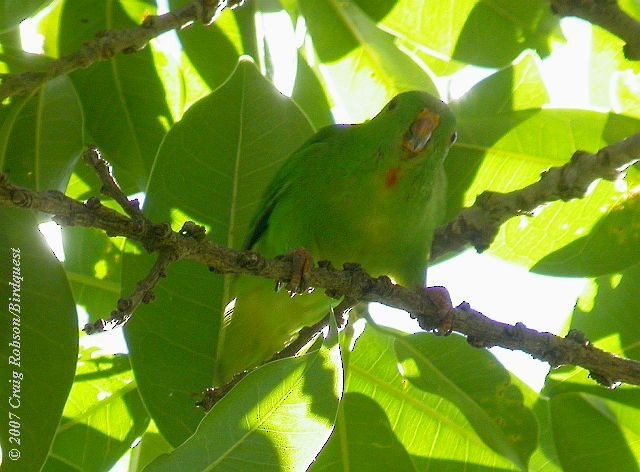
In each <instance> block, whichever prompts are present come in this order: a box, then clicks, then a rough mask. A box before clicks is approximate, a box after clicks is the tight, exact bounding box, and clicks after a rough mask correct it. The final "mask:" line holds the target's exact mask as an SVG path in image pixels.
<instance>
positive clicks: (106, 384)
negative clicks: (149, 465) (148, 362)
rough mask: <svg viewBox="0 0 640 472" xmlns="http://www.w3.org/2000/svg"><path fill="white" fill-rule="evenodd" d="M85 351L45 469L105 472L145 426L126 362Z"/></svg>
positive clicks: (144, 419)
mask: <svg viewBox="0 0 640 472" xmlns="http://www.w3.org/2000/svg"><path fill="white" fill-rule="evenodd" d="M96 354H97V352H96V350H95V348H92V349H87V350H84V351H83V352H82V354H81V356H80V358H79V360H78V368H77V371H76V377H75V380H74V383H73V387H72V388H71V393H70V394H69V400H68V401H67V404H66V405H65V408H64V412H63V417H62V421H61V422H60V425H59V426H58V431H57V432H56V437H55V439H54V442H53V445H52V447H51V451H50V452H49V457H48V459H47V463H46V464H45V466H44V468H43V470H44V471H49V470H51V471H54V470H61V469H62V468H64V469H67V468H73V469H74V470H82V471H86V472H90V471H96V472H99V471H104V470H109V469H110V468H111V467H113V465H114V464H115V463H116V461H117V460H118V459H119V458H120V456H122V455H123V454H124V453H125V452H127V451H128V450H129V448H130V447H131V444H132V443H133V441H134V440H135V439H136V438H137V437H139V436H140V435H141V434H142V433H143V432H144V430H145V429H146V427H147V424H148V423H149V417H148V415H147V412H146V410H145V408H144V405H143V404H142V400H141V399H140V395H139V394H138V391H137V389H136V383H135V382H134V379H133V373H132V372H131V366H130V364H129V359H128V358H127V357H126V356H123V355H117V356H108V357H107V356H99V355H96Z"/></svg>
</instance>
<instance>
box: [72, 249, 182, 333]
mask: <svg viewBox="0 0 640 472" xmlns="http://www.w3.org/2000/svg"><path fill="white" fill-rule="evenodd" d="M174 261H175V255H174V254H172V253H171V252H170V251H166V252H161V253H160V255H159V256H158V259H156V262H155V264H154V265H153V267H152V268H151V270H150V271H149V274H147V276H146V277H145V278H144V279H143V280H141V281H140V282H138V284H137V285H136V289H135V290H134V292H133V293H132V294H131V295H129V296H128V297H126V298H121V299H119V300H118V304H117V308H116V309H115V310H114V311H112V312H111V317H110V318H109V319H108V320H104V319H98V320H97V321H95V322H94V323H87V324H86V325H85V326H84V328H83V329H82V330H83V331H84V332H85V333H87V334H95V333H102V332H103V331H110V330H112V329H114V328H121V327H123V326H124V325H125V324H126V323H127V321H129V319H130V318H131V316H132V315H133V313H134V311H135V310H136V309H137V308H138V307H139V306H140V304H142V303H145V304H146V303H151V302H152V301H153V299H154V298H155V297H154V294H153V289H154V288H155V287H156V285H158V282H160V279H162V278H164V277H166V276H167V275H166V274H167V266H168V265H169V264H171V263H172V262H174Z"/></svg>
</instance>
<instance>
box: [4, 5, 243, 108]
mask: <svg viewBox="0 0 640 472" xmlns="http://www.w3.org/2000/svg"><path fill="white" fill-rule="evenodd" d="M243 2H244V0H193V1H192V2H190V3H188V4H187V5H185V6H183V7H181V8H177V9H175V10H172V11H170V12H167V13H165V14H163V15H157V16H156V15H150V16H147V17H146V18H145V19H144V20H143V22H142V24H141V25H140V26H136V27H133V28H129V29H124V30H110V31H106V32H100V33H96V37H95V39H94V40H93V41H89V42H87V43H85V44H84V45H83V46H82V47H81V48H80V49H79V50H78V51H76V52H73V53H71V54H69V55H67V56H64V57H61V58H60V59H57V60H55V61H52V62H51V63H50V64H49V65H48V66H47V68H46V69H45V70H43V71H40V72H25V73H22V74H7V75H5V76H3V77H2V81H1V83H0V102H2V101H4V100H5V99H6V98H8V97H12V96H14V95H24V94H27V93H30V92H32V91H33V90H36V89H38V88H39V87H41V86H42V85H43V84H45V83H46V82H47V81H49V80H51V79H53V78H55V77H58V76H61V75H66V74H69V73H70V72H73V71H74V70H77V69H81V68H87V67H89V66H91V65H92V64H94V63H96V62H99V61H105V60H107V59H111V58H112V57H113V56H115V55H116V54H119V53H124V54H130V53H134V52H136V51H138V50H140V49H143V48H144V47H145V46H146V45H147V44H148V43H149V41H150V40H152V39H153V38H155V37H157V36H159V35H160V34H162V33H165V32H167V31H171V30H174V29H180V28H183V27H186V26H188V25H190V24H191V23H194V22H196V21H201V22H202V23H204V24H210V23H211V22H212V21H214V20H215V19H216V18H217V16H218V15H219V14H220V13H221V12H222V11H223V10H224V9H225V8H235V7H237V6H240V5H242V3H243Z"/></svg>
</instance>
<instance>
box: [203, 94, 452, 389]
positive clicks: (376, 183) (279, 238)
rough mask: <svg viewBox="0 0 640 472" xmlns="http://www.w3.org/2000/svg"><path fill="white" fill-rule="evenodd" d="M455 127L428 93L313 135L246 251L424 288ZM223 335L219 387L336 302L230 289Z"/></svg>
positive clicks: (269, 288)
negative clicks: (348, 267) (352, 267)
mask: <svg viewBox="0 0 640 472" xmlns="http://www.w3.org/2000/svg"><path fill="white" fill-rule="evenodd" d="M455 137H456V131H455V117H454V116H453V114H452V113H451V111H450V110H449V108H448V107H447V105H445V104H444V103H443V102H442V101H440V100H439V99H437V98H435V97H433V96H431V95H429V94H428V93H425V92H418V91H412V92H405V93H401V94H399V95H397V96H396V97H395V98H393V99H392V100H391V101H390V102H389V103H388V104H387V105H385V107H384V108H383V109H382V111H380V113H378V115H376V117H375V118H373V119H372V120H370V121H367V122H365V123H362V124H356V125H333V126H328V127H325V128H323V129H321V130H319V131H318V132H317V133H316V134H315V135H314V136H313V137H312V138H311V139H309V140H308V141H307V142H306V143H304V144H303V145H302V146H301V147H300V148H299V149H298V150H297V151H295V152H294V153H293V154H292V155H291V156H290V157H289V158H288V160H287V161H285V163H284V165H283V166H282V168H281V169H280V170H279V171H278V173H277V174H276V176H275V178H274V179H273V181H272V182H271V184H270V186H269V187H268V189H267V192H266V195H265V198H264V200H263V201H264V203H263V206H262V208H261V209H260V211H259V212H258V213H257V215H256V216H255V219H254V224H253V230H252V231H251V232H250V235H249V238H248V240H247V244H246V248H247V249H252V250H255V251H257V252H259V253H260V254H262V255H264V256H266V257H275V256H277V255H282V254H285V253H288V252H290V251H292V250H294V249H296V248H301V247H302V248H304V249H306V251H308V252H309V253H310V254H311V255H312V256H313V258H314V259H315V260H328V261H331V263H332V264H333V265H334V266H335V267H341V266H342V264H343V263H345V262H357V263H359V264H361V265H362V267H363V268H364V269H365V270H366V271H367V272H368V273H369V274H371V275H372V276H378V275H383V274H386V275H389V276H390V277H391V278H392V279H393V280H394V281H395V282H396V283H399V284H402V285H404V286H407V287H417V286H424V285H425V283H426V263H427V261H428V259H429V251H430V248H431V240H432V237H433V232H434V229H435V228H436V227H437V226H439V225H440V224H441V223H442V221H441V220H442V218H443V216H444V212H445V209H446V201H445V199H446V176H445V172H444V167H443V163H444V159H445V157H446V155H447V152H448V150H449V148H450V146H451V145H452V143H453V142H454V141H455ZM231 293H233V295H234V296H235V299H234V300H233V301H231V302H230V303H229V305H228V306H227V310H226V313H225V317H224V321H223V327H222V329H221V331H220V336H219V342H218V352H217V362H216V368H217V372H216V376H215V379H216V383H217V384H219V385H221V384H224V383H226V382H228V381H229V380H230V379H231V377H233V375H234V374H236V373H238V372H241V371H243V370H246V369H249V368H252V367H255V366H256V365H258V364H260V363H262V362H264V361H266V360H267V359H269V358H270V357H271V356H272V355H273V354H275V353H276V352H278V351H280V350H281V349H283V348H284V347H285V346H286V345H287V344H288V343H289V342H290V341H291V340H293V339H294V338H295V335H296V333H297V332H298V331H299V330H300V329H301V328H303V327H304V326H309V325H311V324H313V323H315V322H317V321H319V320H320V319H321V318H322V317H323V316H325V315H326V314H327V313H328V312H329V309H330V307H331V305H332V303H335V300H332V299H330V298H329V297H327V296H326V295H324V294H320V293H318V291H315V292H314V293H313V294H309V295H306V294H305V295H300V296H297V297H295V298H291V297H290V296H289V294H288V293H286V291H282V292H279V293H276V291H275V290H274V283H273V281H269V280H266V279H261V278H257V277H238V278H236V279H234V280H233V281H232V283H231Z"/></svg>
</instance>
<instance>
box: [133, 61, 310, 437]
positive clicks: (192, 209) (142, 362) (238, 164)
mask: <svg viewBox="0 0 640 472" xmlns="http://www.w3.org/2000/svg"><path fill="white" fill-rule="evenodd" d="M311 132H312V129H311V127H310V125H309V124H308V122H307V120H306V119H305V117H304V115H303V114H302V113H301V112H300V110H299V109H298V108H297V107H296V106H295V104H293V103H292V102H291V101H290V100H288V99H286V98H285V97H283V96H282V95H280V94H279V93H278V92H277V91H276V90H275V89H274V88H273V86H272V85H271V84H270V83H268V82H267V81H266V80H265V79H264V78H263V77H262V76H261V75H260V74H259V72H258V71H257V69H256V68H255V66H254V65H253V64H252V63H250V62H248V61H241V62H240V63H239V65H238V67H237V69H236V70H235V72H234V73H233V75H232V76H231V77H230V78H229V80H228V81H227V82H225V84H224V85H223V86H221V87H220V88H219V89H217V90H216V91H215V92H214V93H213V94H211V95H209V96H207V97H205V98H203V99H202V100H200V101H198V102H197V103H195V104H194V105H193V106H192V107H191V108H190V109H189V110H188V111H187V113H185V115H184V117H183V118H182V120H181V121H180V122H178V123H177V124H176V125H175V126H174V127H173V128H172V129H171V131H170V132H169V134H168V135H167V138H166V139H165V140H164V142H163V144H162V148H161V149H160V151H159V154H158V159H157V162H156V165H155V167H154V171H153V174H152V178H151V181H150V184H149V189H148V192H147V199H146V202H145V213H146V215H147V216H148V217H150V218H151V219H152V220H154V221H171V222H172V223H173V224H174V226H175V227H179V226H180V225H181V224H182V223H184V222H185V221H187V220H192V221H196V222H198V223H201V224H205V225H206V226H207V228H208V229H209V235H210V237H211V238H212V239H213V240H214V241H216V242H218V243H220V244H223V245H225V246H230V247H235V248H238V247H240V246H242V244H243V243H244V239H245V235H246V233H247V231H248V228H249V224H250V221H251V218H252V216H253V214H254V213H255V212H256V211H257V209H258V205H259V204H260V201H261V198H262V194H263V192H264V190H265V187H266V186H267V184H268V182H269V181H270V180H271V178H272V176H273V175H274V173H275V172H276V171H277V169H278V167H279V166H280V164H281V163H282V162H283V160H284V159H285V158H286V157H287V156H288V155H289V154H290V153H291V152H293V151H294V150H295V149H296V148H297V147H298V146H299V145H301V144H302V142H303V141H304V140H305V138H307V137H308V136H309V135H310V134H311ZM151 264H152V262H151V258H150V257H146V256H142V255H136V254H132V253H129V254H127V255H126V256H125V264H124V266H125V267H124V271H123V274H124V286H125V287H133V286H134V284H135V283H136V282H137V281H138V280H139V279H141V278H142V277H144V275H145V273H146V271H148V270H149V268H150V267H151ZM227 289H228V287H227V284H226V282H225V281H224V279H223V278H222V277H220V276H216V275H213V274H211V273H209V272H208V271H207V270H206V269H205V268H204V267H200V268H198V267H197V266H195V265H194V264H192V263H188V262H183V263H179V264H173V265H172V266H171V267H170V268H169V270H168V277H167V278H166V279H164V280H163V281H162V283H161V284H160V286H159V287H158V289H157V290H156V296H157V298H156V301H155V302H154V303H153V304H152V305H148V306H144V307H141V309H140V310H138V312H136V316H135V317H134V319H133V320H132V321H131V322H130V324H129V326H128V328H127V330H126V335H127V342H128V344H129V348H130V352H131V362H132V365H133V369H134V372H135V374H136V379H137V380H138V385H139V388H140V391H141V394H142V396H143V398H144V400H145V404H146V405H147V407H148V408H149V410H150V412H151V415H152V417H153V419H154V420H155V422H156V424H157V425H158V429H159V430H160V431H161V432H162V434H163V435H164V436H165V437H166V438H167V439H168V440H169V442H170V443H172V444H174V445H178V444H180V443H181V442H182V441H184V440H185V439H186V438H187V437H188V436H190V435H191V434H192V433H193V432H194V431H195V428H196V425H197V424H198V422H199V421H200V419H201V418H202V413H201V412H200V411H198V410H196V409H195V408H194V407H193V397H192V394H193V393H194V392H199V391H201V390H203V389H204V388H207V387H209V386H211V385H212V382H213V366H214V360H215V353H216V349H217V348H216V346H217V334H218V327H219V325H220V322H221V319H222V315H223V312H224V307H225V305H226V304H227V303H228V301H229V294H228V293H227Z"/></svg>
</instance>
